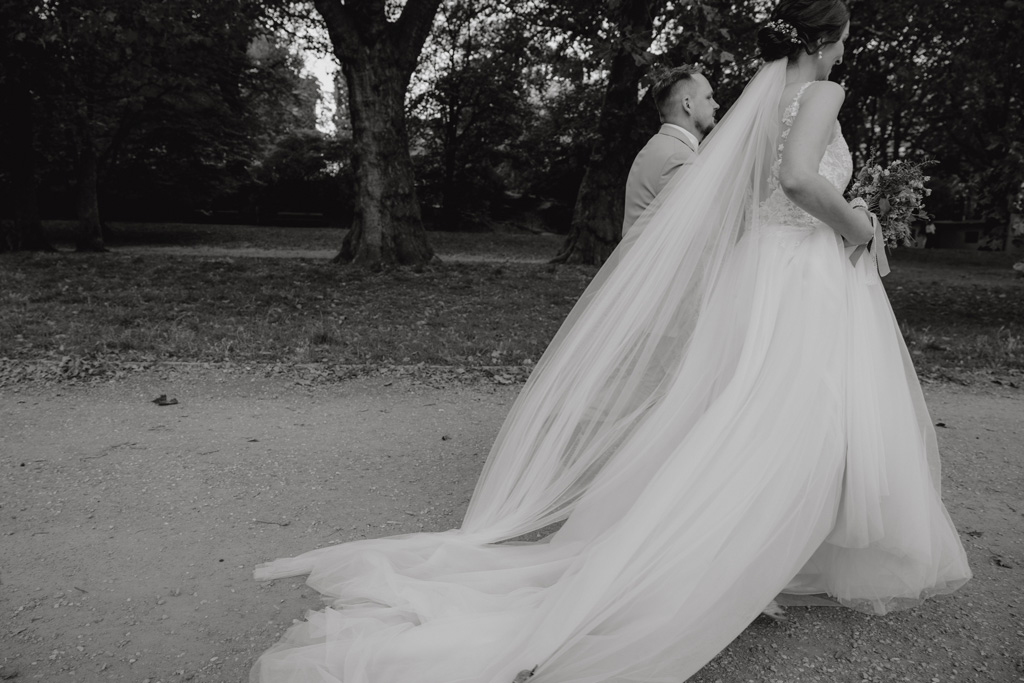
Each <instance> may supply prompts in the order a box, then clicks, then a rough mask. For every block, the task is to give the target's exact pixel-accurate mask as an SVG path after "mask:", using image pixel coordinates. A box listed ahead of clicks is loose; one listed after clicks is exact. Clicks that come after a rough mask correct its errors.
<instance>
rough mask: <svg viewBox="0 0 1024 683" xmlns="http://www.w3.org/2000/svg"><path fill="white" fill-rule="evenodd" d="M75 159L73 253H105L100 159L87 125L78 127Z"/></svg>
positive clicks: (83, 124)
mask: <svg viewBox="0 0 1024 683" xmlns="http://www.w3.org/2000/svg"><path fill="white" fill-rule="evenodd" d="M78 133H79V135H78V159H77V163H76V169H75V171H76V173H75V175H76V177H77V181H78V187H77V190H76V191H77V195H78V198H77V203H78V227H77V229H76V234H75V250H76V251H106V250H107V249H106V247H105V246H104V245H103V225H102V223H101V222H100V205H99V179H98V178H99V158H98V155H97V154H96V145H95V144H94V143H93V140H92V135H91V134H90V132H89V124H88V123H84V122H83V123H81V124H79V130H78Z"/></svg>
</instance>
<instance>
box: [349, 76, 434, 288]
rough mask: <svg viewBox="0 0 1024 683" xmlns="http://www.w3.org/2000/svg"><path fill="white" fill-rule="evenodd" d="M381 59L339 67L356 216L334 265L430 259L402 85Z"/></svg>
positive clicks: (408, 262)
mask: <svg viewBox="0 0 1024 683" xmlns="http://www.w3.org/2000/svg"><path fill="white" fill-rule="evenodd" d="M368 57H369V56H368ZM380 61H385V63H384V64H381V63H379V62H377V63H375V60H372V59H369V58H368V59H367V60H366V61H365V62H362V63H358V64H353V63H352V62H349V63H348V64H344V65H343V66H342V70H343V71H344V73H345V80H346V82H347V84H348V92H349V108H350V110H351V112H352V113H351V116H352V142H353V158H352V165H353V168H354V170H355V213H354V217H353V222H352V229H351V230H349V232H348V234H347V235H346V236H345V240H344V242H343V243H342V247H341V251H340V252H339V253H338V255H337V256H336V257H335V261H336V262H338V263H353V264H356V265H362V266H367V267H369V268H372V269H376V268H380V267H384V266H393V265H417V264H423V263H426V262H427V261H429V260H430V259H431V257H432V256H433V250H432V249H431V247H430V244H428V242H427V237H426V231H425V230H424V229H423V222H422V218H421V215H420V206H419V202H418V200H417V198H416V185H415V178H414V176H413V168H412V160H411V159H410V157H409V137H408V133H407V132H406V127H405V88H406V81H405V80H404V79H403V78H402V77H401V74H398V73H395V71H396V69H395V67H393V66H389V65H388V64H387V63H386V60H380Z"/></svg>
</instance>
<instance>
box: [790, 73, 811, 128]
mask: <svg viewBox="0 0 1024 683" xmlns="http://www.w3.org/2000/svg"><path fill="white" fill-rule="evenodd" d="M813 82H814V81H807V82H806V83H804V84H803V85H801V86H800V89H799V90H797V92H796V96H795V97H794V98H793V101H792V102H790V104H789V106H788V107H786V111H785V113H783V115H782V123H784V124H785V125H786V127H787V128H788V127H790V126H792V125H793V122H794V121H796V115H797V114H798V113H799V112H800V97H801V96H802V95H803V94H804V91H805V90H807V88H808V86H810V84H811V83H813Z"/></svg>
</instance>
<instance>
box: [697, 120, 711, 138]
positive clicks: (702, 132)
mask: <svg viewBox="0 0 1024 683" xmlns="http://www.w3.org/2000/svg"><path fill="white" fill-rule="evenodd" d="M714 127H715V122H714V121H711V123H707V124H704V125H702V126H699V127H698V129H697V130H699V131H700V137H701V139H702V140H703V139H704V138H706V137H707V136H708V133H710V132H711V130H712V129H713V128H714Z"/></svg>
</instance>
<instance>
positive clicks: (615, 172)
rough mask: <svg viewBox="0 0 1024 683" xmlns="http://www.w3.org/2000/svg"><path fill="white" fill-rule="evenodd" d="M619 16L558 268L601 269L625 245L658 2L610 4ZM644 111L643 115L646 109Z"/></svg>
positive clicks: (642, 137) (612, 1) (623, 0)
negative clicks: (629, 181) (642, 88)
mask: <svg viewBox="0 0 1024 683" xmlns="http://www.w3.org/2000/svg"><path fill="white" fill-rule="evenodd" d="M608 5H609V7H610V8H612V11H613V12H614V13H615V14H616V24H617V26H618V28H619V33H620V36H621V37H620V41H621V42H620V45H619V47H618V49H617V50H616V52H615V54H614V56H613V57H612V61H611V64H610V67H609V70H608V85H607V87H606V89H605V97H604V102H603V104H602V106H601V116H600V119H599V123H598V136H597V142H596V144H595V145H594V148H593V150H592V151H591V154H590V160H589V162H588V163H587V169H586V171H585V172H584V175H583V182H582V183H581V184H580V189H579V192H578V193H577V195H576V206H575V208H574V210H573V217H572V225H571V227H570V230H569V235H568V236H567V237H566V240H565V243H564V245H563V246H562V250H561V251H560V252H559V253H558V255H557V256H555V258H554V259H552V262H553V263H583V264H591V265H601V264H602V263H604V262H605V260H606V259H607V258H608V256H609V255H610V254H611V253H612V251H613V250H614V249H615V247H616V246H617V245H618V243H619V240H620V239H622V216H623V211H624V207H625V195H624V192H625V187H626V178H627V176H628V175H629V168H630V165H631V164H632V162H633V158H634V157H635V156H636V153H637V151H638V150H639V149H640V147H641V146H643V142H644V140H646V138H647V137H649V134H650V128H649V127H648V126H646V125H638V123H639V121H640V120H643V118H644V117H643V116H642V112H643V111H644V109H647V108H649V109H650V113H649V118H650V119H651V120H653V121H654V123H656V122H657V117H656V116H654V115H653V113H654V109H653V104H651V102H650V98H649V97H645V98H644V100H643V101H641V103H638V102H637V97H636V96H637V89H638V88H639V85H640V79H641V78H642V77H643V75H644V74H645V73H646V71H647V68H648V64H647V63H646V60H645V59H643V57H642V55H643V54H644V52H645V51H646V50H647V48H648V47H650V44H651V37H652V34H651V30H652V27H653V25H654V14H655V9H656V8H660V5H661V3H660V2H658V0H621V1H620V0H609V2H608ZM641 106H643V107H644V109H641Z"/></svg>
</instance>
